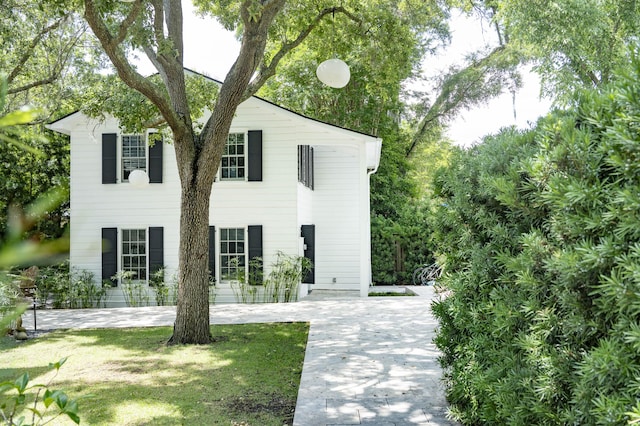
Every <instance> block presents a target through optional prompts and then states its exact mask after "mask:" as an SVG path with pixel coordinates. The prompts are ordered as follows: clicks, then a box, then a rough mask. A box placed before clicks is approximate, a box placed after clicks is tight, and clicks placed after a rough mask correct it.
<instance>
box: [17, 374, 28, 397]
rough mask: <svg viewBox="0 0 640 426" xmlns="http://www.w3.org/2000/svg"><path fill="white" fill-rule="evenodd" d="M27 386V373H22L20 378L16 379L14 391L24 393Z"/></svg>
mask: <svg viewBox="0 0 640 426" xmlns="http://www.w3.org/2000/svg"><path fill="white" fill-rule="evenodd" d="M28 384H29V373H24V374H23V375H22V376H20V377H18V378H17V379H16V381H15V382H14V385H15V387H16V389H18V392H20V393H24V391H25V390H26V389H27V385H28Z"/></svg>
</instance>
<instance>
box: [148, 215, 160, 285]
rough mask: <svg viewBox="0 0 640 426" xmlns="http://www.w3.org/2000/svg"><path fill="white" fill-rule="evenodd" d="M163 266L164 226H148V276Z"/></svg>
mask: <svg viewBox="0 0 640 426" xmlns="http://www.w3.org/2000/svg"><path fill="white" fill-rule="evenodd" d="M163 267H164V228H163V227H162V226H152V227H149V277H151V274H153V273H154V272H156V271H157V270H159V269H162V268H163Z"/></svg>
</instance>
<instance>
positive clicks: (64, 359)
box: [49, 357, 67, 370]
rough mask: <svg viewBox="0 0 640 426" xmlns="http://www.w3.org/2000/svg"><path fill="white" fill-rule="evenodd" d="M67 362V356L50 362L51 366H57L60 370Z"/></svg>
mask: <svg viewBox="0 0 640 426" xmlns="http://www.w3.org/2000/svg"><path fill="white" fill-rule="evenodd" d="M65 362H67V357H64V358H60V361H58V362H52V363H49V368H55V369H56V370H60V367H62V366H63V365H64V363H65Z"/></svg>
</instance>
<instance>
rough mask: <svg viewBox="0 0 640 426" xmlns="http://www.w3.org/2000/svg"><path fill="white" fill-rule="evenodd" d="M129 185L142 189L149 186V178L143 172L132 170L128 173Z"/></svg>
mask: <svg viewBox="0 0 640 426" xmlns="http://www.w3.org/2000/svg"><path fill="white" fill-rule="evenodd" d="M129 183H130V184H131V186H133V187H135V188H144V187H145V186H147V185H149V176H148V175H147V173H146V172H145V171H144V170H132V171H131V173H129Z"/></svg>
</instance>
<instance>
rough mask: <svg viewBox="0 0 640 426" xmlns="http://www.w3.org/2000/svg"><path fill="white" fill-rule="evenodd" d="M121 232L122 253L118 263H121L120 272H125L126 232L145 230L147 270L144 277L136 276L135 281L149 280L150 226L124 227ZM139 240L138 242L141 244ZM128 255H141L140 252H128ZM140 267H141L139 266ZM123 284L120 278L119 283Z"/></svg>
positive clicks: (119, 235)
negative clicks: (133, 253)
mask: <svg viewBox="0 0 640 426" xmlns="http://www.w3.org/2000/svg"><path fill="white" fill-rule="evenodd" d="M119 231H120V232H118V239H119V241H118V245H119V248H120V255H119V256H118V257H119V258H118V263H119V266H120V267H119V268H118V271H119V272H125V271H126V269H125V266H124V263H125V262H124V259H125V250H124V244H125V239H124V233H125V231H138V232H140V231H144V271H145V277H144V278H136V279H134V280H133V281H136V282H146V283H148V282H149V228H135V227H126V228H125V227H123V228H120V229H119ZM139 241H140V240H138V244H139ZM127 256H129V257H131V258H133V257H138V258H139V257H141V256H140V254H139V253H138V254H137V255H131V254H128V255H127ZM138 268H139V267H138ZM121 284H122V279H120V280H119V282H118V285H121Z"/></svg>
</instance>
